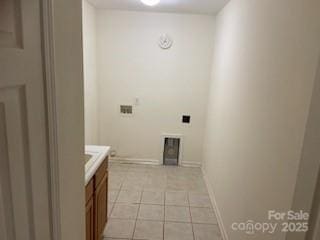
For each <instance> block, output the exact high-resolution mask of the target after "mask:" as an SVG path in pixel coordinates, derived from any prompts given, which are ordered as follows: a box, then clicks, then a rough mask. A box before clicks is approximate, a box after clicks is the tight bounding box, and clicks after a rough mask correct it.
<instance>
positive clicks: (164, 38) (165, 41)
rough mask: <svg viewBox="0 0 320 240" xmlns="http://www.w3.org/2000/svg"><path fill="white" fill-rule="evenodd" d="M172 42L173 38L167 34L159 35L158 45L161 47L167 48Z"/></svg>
mask: <svg viewBox="0 0 320 240" xmlns="http://www.w3.org/2000/svg"><path fill="white" fill-rule="evenodd" d="M172 44H173V40H172V39H171V38H170V37H169V36H168V35H167V34H164V35H161V36H160V39H159V46H160V47H161V48H162V49H169V48H170V47H171V46H172Z"/></svg>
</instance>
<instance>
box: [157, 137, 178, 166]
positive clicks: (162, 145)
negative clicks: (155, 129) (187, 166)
mask: <svg viewBox="0 0 320 240" xmlns="http://www.w3.org/2000/svg"><path fill="white" fill-rule="evenodd" d="M166 138H178V139H180V145H179V159H178V165H179V166H182V165H183V162H184V161H183V140H184V136H183V135H182V134H174V133H162V134H161V145H160V149H161V152H160V156H159V157H160V158H159V159H160V164H162V165H164V162H163V152H164V141H165V139H166Z"/></svg>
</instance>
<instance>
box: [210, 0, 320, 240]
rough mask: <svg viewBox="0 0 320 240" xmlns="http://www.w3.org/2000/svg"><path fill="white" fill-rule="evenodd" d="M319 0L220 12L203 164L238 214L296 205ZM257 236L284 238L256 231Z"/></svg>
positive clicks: (223, 202)
mask: <svg viewBox="0 0 320 240" xmlns="http://www.w3.org/2000/svg"><path fill="white" fill-rule="evenodd" d="M319 9H320V2H319V1H317V0H312V1H301V0H283V1H276V0H271V1H270V0H259V1H253V0H238V1H235V0H234V1H231V2H230V3H229V4H228V5H227V6H226V7H225V8H224V9H223V10H222V11H221V12H220V13H219V15H218V16H217V20H216V21H217V22H216V33H215V52H214V60H213V61H214V64H213V74H212V84H211V87H210V97H209V107H208V113H209V114H208V118H207V130H206V140H205V154H204V161H205V166H204V171H205V172H206V173H207V175H208V178H209V180H210V184H211V190H212V191H213V192H214V194H215V198H216V202H217V206H218V208H219V210H220V213H221V216H222V221H223V224H224V226H225V229H226V232H227V234H228V235H229V239H237V240H242V239H248V238H249V237H248V236H247V235H245V234H241V233H239V232H233V231H232V230H231V224H232V222H239V221H247V220H255V221H266V219H267V211H268V210H270V209H275V210H280V211H286V210H288V209H290V208H291V206H292V202H293V195H294V190H295V184H296V180H297V172H298V167H299V161H300V157H301V150H302V145H303V138H304V133H305V127H306V122H307V117H308V110H309V105H310V99H311V95H312V88H313V83H314V79H315V73H316V68H317V61H318V56H319V47H320V41H319V40H320V37H319V32H320V31H319V30H320V28H319V23H320V17H319V16H320V15H319ZM250 239H259V240H265V239H284V235H281V234H275V235H261V234H256V235H255V236H254V237H252V238H250Z"/></svg>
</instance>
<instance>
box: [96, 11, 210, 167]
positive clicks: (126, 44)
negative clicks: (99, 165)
mask: <svg viewBox="0 0 320 240" xmlns="http://www.w3.org/2000/svg"><path fill="white" fill-rule="evenodd" d="M213 32H214V18H213V17H210V16H200V15H178V14H165V13H143V12H125V11H106V10H97V37H98V39H97V43H98V72H99V73H98V75H99V76H98V78H99V84H100V87H99V91H100V92H99V94H100V100H99V102H100V103H101V104H100V108H99V109H100V113H101V116H100V129H101V135H100V143H101V144H103V145H105V144H106V145H111V146H112V147H113V148H114V149H115V150H116V151H117V153H118V156H120V157H122V158H129V159H132V158H136V159H151V160H160V159H162V157H161V134H162V133H179V134H183V135H184V152H183V160H184V161H185V163H188V162H189V163H190V162H192V163H196V164H200V162H201V159H202V144H203V132H204V123H205V114H206V113H205V110H206V103H207V94H208V86H209V80H210V69H211V62H212V52H213V50H212V49H213ZM165 33H167V34H169V35H170V36H171V37H172V38H173V40H174V45H173V47H172V48H171V49H170V50H162V49H160V48H159V46H158V39H159V36H160V35H161V34H165ZM135 97H138V98H139V99H140V104H139V105H138V106H134V116H133V117H121V116H120V114H119V105H120V104H133V103H134V99H135ZM183 114H190V115H191V124H190V125H185V124H182V123H181V117H182V115H183Z"/></svg>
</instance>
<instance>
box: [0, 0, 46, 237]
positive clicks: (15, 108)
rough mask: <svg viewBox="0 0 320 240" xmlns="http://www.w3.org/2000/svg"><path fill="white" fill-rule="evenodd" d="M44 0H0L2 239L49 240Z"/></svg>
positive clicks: (0, 209)
mask: <svg viewBox="0 0 320 240" xmlns="http://www.w3.org/2000/svg"><path fill="white" fill-rule="evenodd" d="M40 11H41V9H40V0H0V239H1V240H22V239H23V240H50V239H51V229H50V226H51V224H50V213H49V209H50V208H49V199H50V197H49V191H48V189H49V187H48V186H49V181H48V146H47V132H46V131H47V130H46V129H47V126H46V111H45V110H46V105H45V92H44V69H43V62H42V47H41V46H42V43H41V39H42V37H41V18H40V16H41V14H40Z"/></svg>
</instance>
